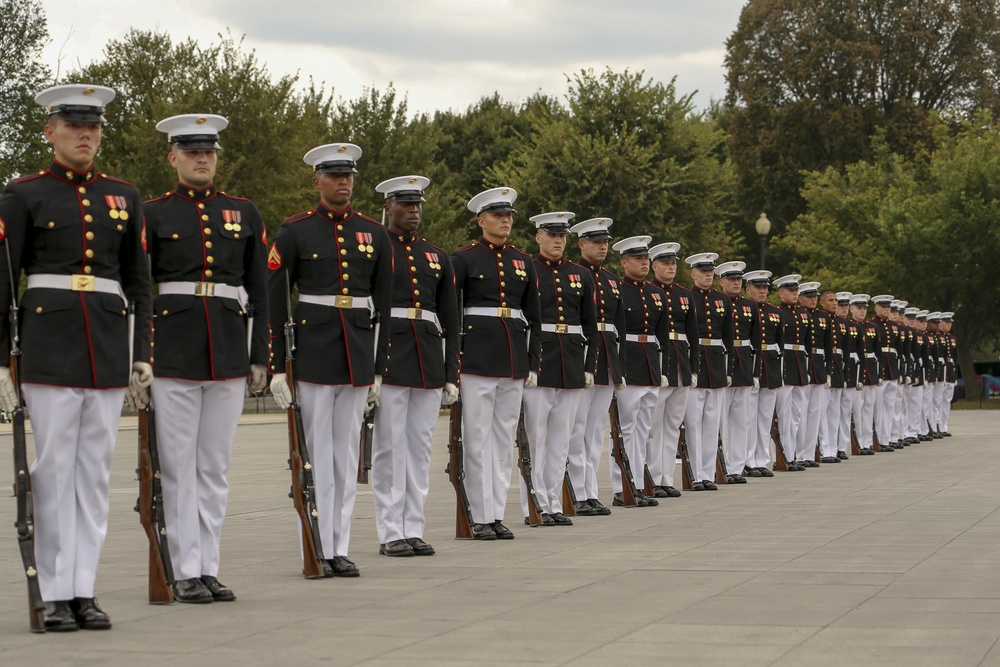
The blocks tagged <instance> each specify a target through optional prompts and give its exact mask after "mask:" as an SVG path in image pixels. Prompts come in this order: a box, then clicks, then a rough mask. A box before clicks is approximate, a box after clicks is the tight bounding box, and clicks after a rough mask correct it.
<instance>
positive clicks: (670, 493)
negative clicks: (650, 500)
mask: <svg viewBox="0 0 1000 667" xmlns="http://www.w3.org/2000/svg"><path fill="white" fill-rule="evenodd" d="M663 490H664V491H666V492H667V498H680V497H681V492H680V491H678V490H677V489H675V488H674V487H672V486H665V487H663Z"/></svg>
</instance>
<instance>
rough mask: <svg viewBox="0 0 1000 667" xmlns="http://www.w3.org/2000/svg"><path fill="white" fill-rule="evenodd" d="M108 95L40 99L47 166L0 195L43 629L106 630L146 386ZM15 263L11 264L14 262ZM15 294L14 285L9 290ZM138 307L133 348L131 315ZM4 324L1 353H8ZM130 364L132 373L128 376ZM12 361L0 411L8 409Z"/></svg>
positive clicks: (2, 258) (127, 206) (131, 244)
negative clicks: (114, 489)
mask: <svg viewBox="0 0 1000 667" xmlns="http://www.w3.org/2000/svg"><path fill="white" fill-rule="evenodd" d="M114 96H115V92H114V91H113V90H111V89H110V88H105V87H102V86H92V85H87V84H71V85H65V86H56V87H54V88H49V89H46V90H44V91H42V92H41V93H39V94H38V95H37V96H36V97H35V101H36V102H38V104H40V105H41V106H42V107H44V108H45V109H46V110H47V111H48V113H49V116H50V117H49V122H48V124H46V126H45V136H46V139H47V140H48V142H49V143H50V144H52V146H53V149H54V153H55V157H54V160H53V161H52V163H51V165H49V167H48V168H47V169H43V170H41V171H39V172H38V173H35V174H31V175H27V176H23V177H21V178H18V179H16V180H14V181H11V182H10V183H8V184H7V186H6V187H5V188H4V190H3V193H2V194H0V239H2V241H3V245H5V246H6V247H5V248H4V249H3V250H0V264H2V266H0V276H2V278H0V284H2V287H0V303H2V304H3V305H4V308H5V310H6V307H7V306H8V305H9V304H11V302H12V299H13V297H15V296H16V292H14V291H12V285H11V284H10V278H9V276H11V275H12V276H13V279H14V282H15V284H16V283H17V282H19V281H20V277H21V272H22V271H23V272H24V273H25V274H26V275H27V276H28V288H27V291H26V292H25V293H24V294H23V296H22V298H21V299H20V300H19V304H18V305H19V306H20V312H19V319H20V347H21V350H22V353H23V362H22V373H23V377H22V378H21V379H22V381H23V383H24V384H23V390H24V398H25V400H26V403H27V406H28V410H29V412H30V413H31V417H32V420H31V421H32V425H33V427H34V440H35V454H36V458H35V461H34V463H33V464H32V466H31V477H32V500H33V503H34V516H35V532H34V540H35V560H36V564H37V569H38V583H39V586H40V588H41V594H42V599H43V600H44V601H45V603H46V609H45V627H46V629H47V630H49V631H67V630H77V629H78V628H81V627H82V628H84V629H106V628H110V627H111V621H110V619H109V618H108V616H107V614H105V613H104V612H103V611H102V610H101V609H100V607H99V606H98V604H97V601H96V600H95V598H94V580H95V578H96V576H97V568H98V563H99V560H100V555H101V549H102V547H103V545H104V539H105V536H106V534H107V525H108V479H109V474H110V468H111V452H112V450H113V449H114V444H115V438H116V436H117V434H118V421H119V418H120V416H121V408H122V399H123V397H124V396H125V393H126V387H129V389H130V392H131V395H132V397H133V399H134V400H135V399H139V398H140V393H142V392H145V389H146V387H148V385H149V382H151V381H152V379H153V375H152V369H151V367H150V365H149V361H150V328H149V320H150V307H151V306H150V301H151V297H150V289H149V269H148V268H147V266H146V256H145V252H144V251H143V227H142V201H141V199H140V198H139V193H138V192H137V191H136V189H135V188H134V187H132V186H131V185H129V184H128V183H125V182H123V181H119V180H117V179H114V178H111V177H110V176H108V175H106V174H103V173H101V172H100V171H99V170H98V169H97V167H95V166H94V161H93V160H94V156H95V155H96V153H97V150H98V148H99V147H100V144H101V139H102V135H103V126H104V123H105V119H104V116H103V113H104V106H105V105H106V104H108V103H109V102H111V100H112V99H114ZM8 260H9V261H8ZM14 289H15V290H16V287H15V288H14ZM129 303H131V304H133V305H134V308H135V330H134V342H133V344H132V348H131V349H129V341H130V336H131V334H130V332H129V318H128V317H127V314H126V310H127V304H129ZM10 336H11V331H10V324H9V322H8V319H7V318H6V317H3V318H0V344H2V345H3V346H5V347H6V346H9V345H10V343H11V337H10ZM130 361H131V363H132V366H131V368H130V366H129V364H130ZM7 364H8V358H7V355H6V354H3V355H0V404H2V405H0V407H3V408H4V409H7V410H11V409H13V408H14V402H15V392H14V386H13V383H12V381H11V376H10V370H9V368H8V366H7Z"/></svg>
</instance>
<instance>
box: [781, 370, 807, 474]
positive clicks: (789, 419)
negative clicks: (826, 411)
mask: <svg viewBox="0 0 1000 667" xmlns="http://www.w3.org/2000/svg"><path fill="white" fill-rule="evenodd" d="M777 392H778V400H777V403H776V404H777V410H778V433H779V434H780V435H781V449H782V451H783V452H784V454H785V459H786V460H787V461H789V462H791V461H798V460H802V459H800V458H799V456H800V454H801V453H802V452H804V451H805V441H806V437H805V436H806V434H805V429H804V428H802V426H803V424H802V420H803V419H804V418H805V413H806V409H807V407H808V398H807V396H806V387H799V386H793V385H785V386H784V387H782V388H781V389H778V390H777Z"/></svg>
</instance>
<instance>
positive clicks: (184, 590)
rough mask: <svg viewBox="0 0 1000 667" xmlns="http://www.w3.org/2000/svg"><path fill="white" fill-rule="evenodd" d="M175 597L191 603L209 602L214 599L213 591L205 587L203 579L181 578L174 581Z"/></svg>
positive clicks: (180, 600)
mask: <svg viewBox="0 0 1000 667" xmlns="http://www.w3.org/2000/svg"><path fill="white" fill-rule="evenodd" d="M174 599H175V600H177V601H178V602H187V603H190V604H208V603H209V602H211V601H212V591H210V590H208V589H207V588H205V584H203V583H202V581H201V579H198V578H195V579H181V580H180V581H175V582H174Z"/></svg>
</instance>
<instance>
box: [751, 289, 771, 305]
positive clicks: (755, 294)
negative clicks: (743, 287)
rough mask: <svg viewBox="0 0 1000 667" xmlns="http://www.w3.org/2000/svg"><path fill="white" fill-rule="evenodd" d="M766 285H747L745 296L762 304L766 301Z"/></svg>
mask: <svg viewBox="0 0 1000 667" xmlns="http://www.w3.org/2000/svg"><path fill="white" fill-rule="evenodd" d="M767 292H768V287H767V285H747V296H748V297H750V298H751V299H753V300H754V301H756V302H757V303H758V304H762V303H764V302H765V301H767Z"/></svg>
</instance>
